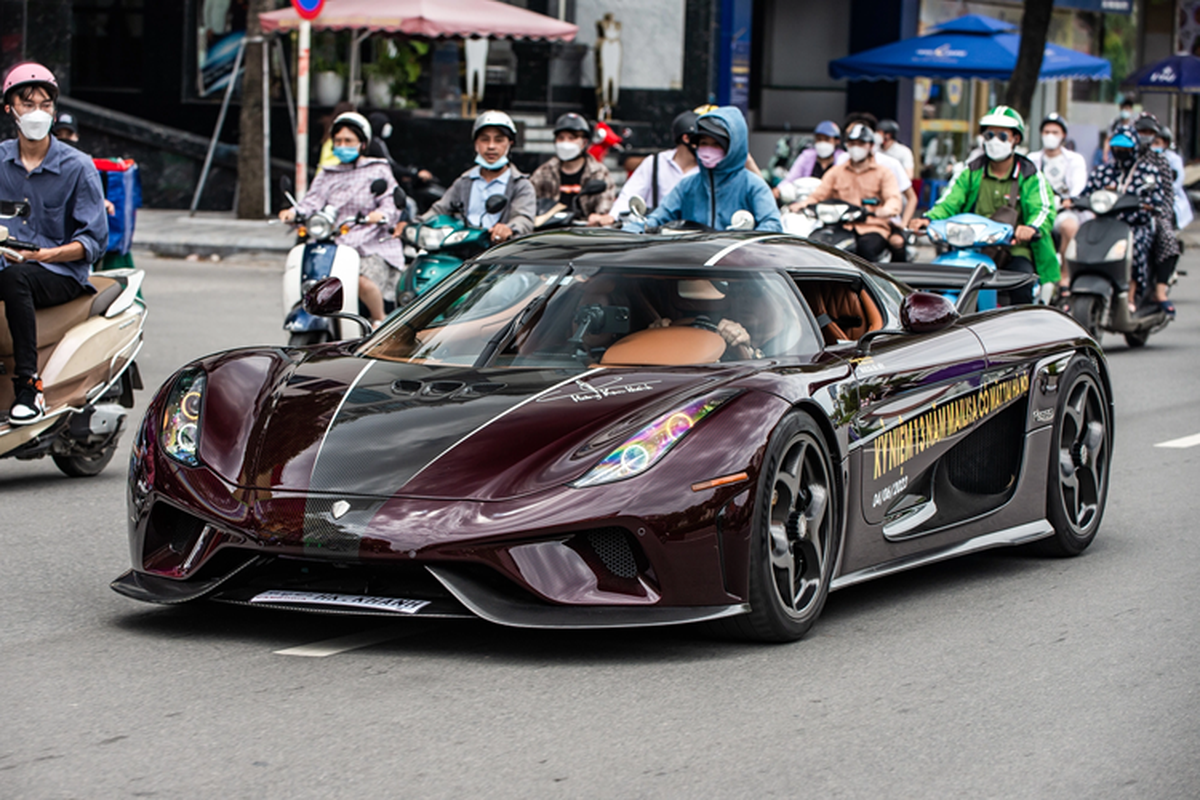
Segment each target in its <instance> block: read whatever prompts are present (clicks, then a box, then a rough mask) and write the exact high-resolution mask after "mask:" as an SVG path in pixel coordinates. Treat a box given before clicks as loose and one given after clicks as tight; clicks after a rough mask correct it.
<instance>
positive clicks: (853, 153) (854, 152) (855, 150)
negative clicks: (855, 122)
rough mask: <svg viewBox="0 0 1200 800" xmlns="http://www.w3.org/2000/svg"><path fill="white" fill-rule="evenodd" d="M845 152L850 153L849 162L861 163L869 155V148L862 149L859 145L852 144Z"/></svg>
mask: <svg viewBox="0 0 1200 800" xmlns="http://www.w3.org/2000/svg"><path fill="white" fill-rule="evenodd" d="M847 151H848V152H849V153H850V160H851V161H855V162H858V161H862V160H864V159H865V158H866V157H867V156H869V155H871V150H870V148H867V147H862V146H861V145H853V144H852V145H850V147H848V148H847Z"/></svg>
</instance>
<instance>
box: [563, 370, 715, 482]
mask: <svg viewBox="0 0 1200 800" xmlns="http://www.w3.org/2000/svg"><path fill="white" fill-rule="evenodd" d="M736 394H737V392H736V391H729V390H724V391H718V392H714V393H712V394H708V395H705V396H704V397H701V398H699V399H697V400H693V401H692V402H690V403H688V404H687V405H685V406H683V407H681V408H677V409H675V410H674V411H669V412H667V413H666V414H663V415H662V416H660V417H658V418H657V419H655V420H654V421H653V422H651V423H650V424H649V425H647V426H646V427H644V428H642V429H641V430H640V431H638V432H637V433H635V434H634V435H633V436H631V437H629V438H628V439H626V440H625V443H624V444H622V445H621V446H620V447H618V448H617V449H616V450H613V451H612V452H611V453H609V454H608V455H607V456H605V458H604V459H603V460H602V461H601V462H600V463H598V464H597V465H596V466H594V467H592V468H591V469H590V470H588V473H587V474H586V475H584V476H583V477H582V478H580V479H579V480H577V481H575V482H574V483H572V484H571V486H573V487H574V488H576V489H582V488H584V487H586V486H598V485H600V484H602V483H612V482H613V481H620V480H624V479H625V478H632V477H634V476H635V475H640V474H642V473H643V472H645V471H646V470H648V469H650V468H651V467H653V466H654V465H655V464H657V463H658V462H659V461H661V460H662V458H663V456H665V455H666V454H667V453H668V452H669V451H670V450H671V448H672V447H674V446H675V444H676V443H677V442H679V440H680V439H682V438H683V437H684V436H687V435H688V433H690V432H691V430H692V429H693V428H695V427H696V426H697V425H699V424H700V421H701V420H703V419H704V418H705V417H707V416H708V415H709V414H711V413H712V412H714V411H716V410H717V409H718V408H720V407H721V406H722V405H723V404H724V403H726V402H727V401H728V400H729V399H730V398H732V397H734V396H735V395H736Z"/></svg>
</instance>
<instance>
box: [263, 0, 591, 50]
mask: <svg viewBox="0 0 1200 800" xmlns="http://www.w3.org/2000/svg"><path fill="white" fill-rule="evenodd" d="M258 18H259V20H260V21H261V22H262V28H263V33H271V32H273V31H290V30H295V29H297V28H299V27H300V15H299V14H298V13H297V12H296V9H295V8H291V7H289V8H283V9H280V10H279V11H268V12H267V13H265V14H259V15H258ZM312 26H313V28H314V29H315V30H341V29H347V28H348V29H351V30H364V29H365V30H370V31H387V32H389V33H403V34H407V35H409V36H428V37H430V38H437V37H451V36H462V37H471V36H486V37H490V38H496V39H553V40H557V41H564V42H569V41H572V40H573V39H574V38H575V34H576V32H577V31H578V30H579V28H578V26H576V25H572V24H571V23H569V22H560V21H559V20H557V19H554V18H553V17H548V16H546V15H545V14H538V13H536V12H534V11H527V10H525V9H523V8H518V7H516V6H510V5H508V4H507V3H500V2H497V0H326V3H325V7H324V9H323V10H322V11H321V16H319V17H317V18H316V19H315V20H313V22H312Z"/></svg>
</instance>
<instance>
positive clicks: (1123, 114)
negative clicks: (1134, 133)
mask: <svg viewBox="0 0 1200 800" xmlns="http://www.w3.org/2000/svg"><path fill="white" fill-rule="evenodd" d="M1132 116H1133V112H1132V111H1126V110H1124V109H1122V111H1121V119H1129V118H1130V117H1132Z"/></svg>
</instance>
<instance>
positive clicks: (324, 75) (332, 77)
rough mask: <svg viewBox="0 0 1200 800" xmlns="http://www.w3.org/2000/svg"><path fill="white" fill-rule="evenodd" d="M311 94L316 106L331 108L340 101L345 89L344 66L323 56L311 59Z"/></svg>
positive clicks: (315, 56)
mask: <svg viewBox="0 0 1200 800" xmlns="http://www.w3.org/2000/svg"><path fill="white" fill-rule="evenodd" d="M313 77H314V80H313V94H314V95H315V96H316V99H317V105H321V106H333V105H337V104H338V102H339V101H340V100H341V99H342V92H343V91H345V89H346V65H345V64H344V63H342V62H341V61H331V60H329V59H327V58H325V57H323V56H320V55H314V57H313Z"/></svg>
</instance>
